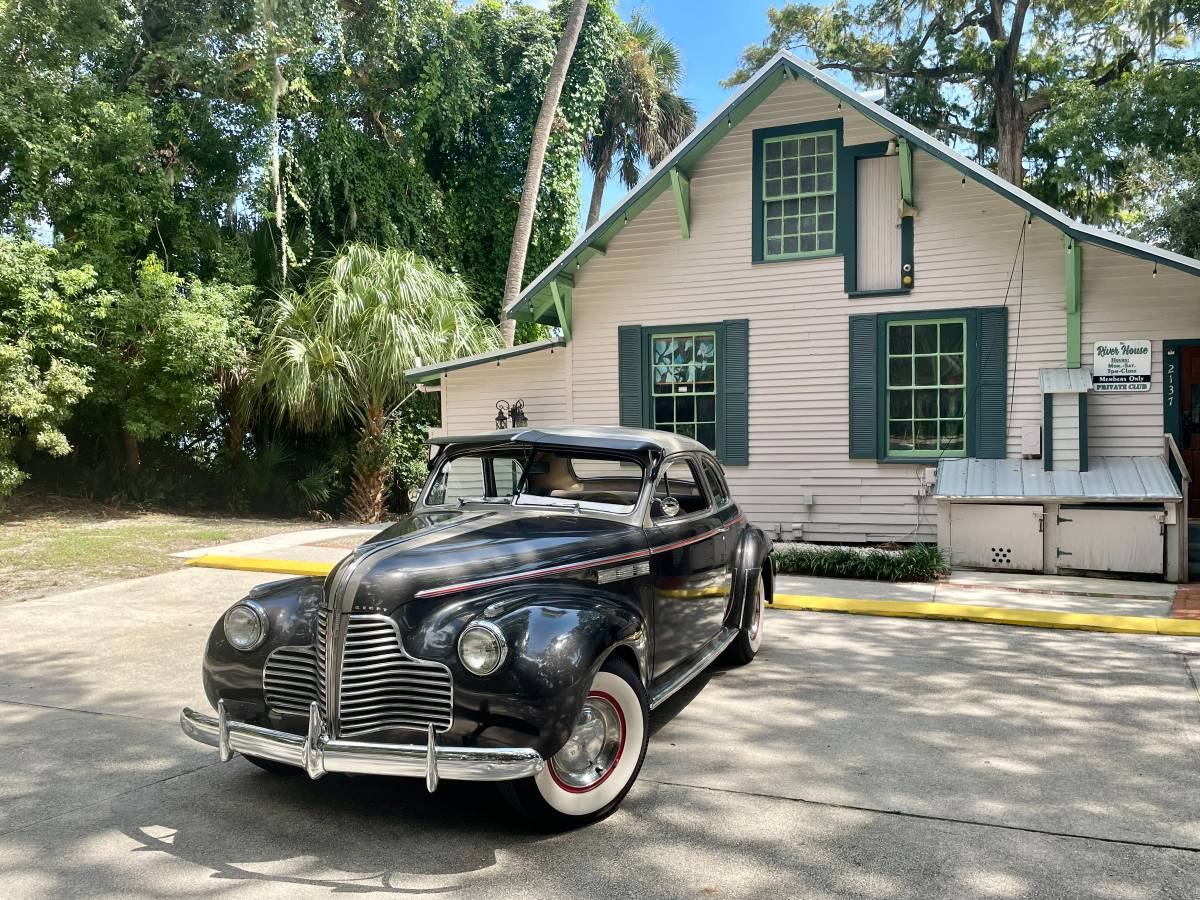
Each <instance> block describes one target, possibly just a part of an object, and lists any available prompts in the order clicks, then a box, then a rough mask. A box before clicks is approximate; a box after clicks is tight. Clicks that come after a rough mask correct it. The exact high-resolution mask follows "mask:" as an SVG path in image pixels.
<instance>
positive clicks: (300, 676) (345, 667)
mask: <svg viewBox="0 0 1200 900" xmlns="http://www.w3.org/2000/svg"><path fill="white" fill-rule="evenodd" d="M328 623H329V619H328V611H327V610H324V609H322V610H320V612H319V613H318V616H317V635H316V641H315V644H314V645H313V646H309V647H281V648H280V649H278V650H276V651H275V652H274V653H272V654H271V655H270V656H269V657H268V658H267V665H266V668H265V670H264V672H263V688H264V690H265V692H266V696H267V705H268V706H270V708H271V709H272V710H274V711H276V712H280V713H287V714H291V715H307V714H308V706H309V704H310V703H311V702H312V701H313V700H316V701H317V703H318V705H319V708H320V710H321V715H322V718H324V719H325V720H326V721H329V711H328V709H327V700H326V689H325V666H326V631H327V627H328ZM339 684H340V697H339V700H338V703H337V707H338V708H337V710H336V718H337V722H336V728H335V731H336V733H337V735H338V736H340V737H357V736H359V735H363V734H368V733H370V732H373V731H384V730H387V729H389V728H416V729H420V730H422V731H424V730H425V729H426V728H428V727H429V726H430V725H433V727H434V730H435V731H439V732H442V731H447V730H449V728H450V726H451V724H452V723H453V721H454V682H453V679H452V677H451V675H450V670H449V669H448V668H446V667H445V666H444V665H441V664H440V663H433V662H428V661H426V660H419V659H414V658H413V657H411V656H409V655H408V654H407V653H406V652H405V651H404V647H403V645H402V644H401V642H400V632H399V629H398V628H397V627H396V623H395V621H393V620H392V619H391V618H389V617H387V616H378V615H362V614H351V615H350V617H349V621H348V622H347V623H346V639H345V644H344V646H343V648H342V672H341V679H340V682H339Z"/></svg>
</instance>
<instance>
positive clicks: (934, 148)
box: [509, 50, 1200, 324]
mask: <svg viewBox="0 0 1200 900" xmlns="http://www.w3.org/2000/svg"><path fill="white" fill-rule="evenodd" d="M790 78H803V79H805V80H807V81H809V82H811V83H812V84H814V85H816V86H817V87H819V88H822V89H824V90H825V91H827V92H828V93H830V94H832V95H834V96H835V97H837V98H838V99H839V100H840V101H842V102H843V103H846V104H847V105H849V106H851V107H853V108H854V109H855V110H856V111H857V112H859V113H861V114H862V115H863V116H865V117H866V118H868V119H870V120H871V121H873V122H874V123H875V124H877V125H879V126H881V127H882V128H884V129H885V130H887V131H891V132H892V133H893V134H895V135H896V136H897V137H904V138H906V139H907V140H908V141H909V142H910V143H912V144H913V145H914V146H917V147H920V148H921V149H922V150H924V151H926V152H927V153H929V154H930V155H932V156H934V157H936V158H937V159H940V160H941V161H943V162H945V163H947V164H949V165H950V166H952V167H954V168H955V169H957V170H958V171H959V172H961V173H962V174H963V175H965V176H966V177H968V178H971V179H973V180H974V181H976V182H978V183H980V184H982V185H985V186H986V187H989V188H991V189H992V190H994V191H995V192H996V193H998V194H1000V195H1001V196H1003V197H1004V198H1005V199H1007V200H1010V201H1011V202H1013V203H1015V204H1016V205H1018V206H1020V207H1022V208H1023V209H1025V210H1026V211H1027V212H1028V213H1029V214H1030V215H1032V216H1035V217H1037V218H1039V219H1043V220H1044V221H1046V222H1049V223H1051V224H1052V225H1054V226H1055V227H1056V228H1058V229H1059V230H1060V231H1062V232H1063V233H1064V234H1067V235H1069V236H1070V237H1072V238H1074V239H1075V240H1077V241H1082V242H1085V243H1089V244H1095V245H1097V246H1101V247H1107V248H1109V249H1112V250H1116V251H1118V252H1120V253H1127V254H1130V255H1132V256H1137V257H1140V258H1142V259H1146V260H1150V261H1153V262H1155V263H1160V264H1162V265H1164V266H1168V267H1170V268H1174V269H1178V270H1180V271H1182V272H1187V273H1188V274H1190V275H1198V276H1200V260H1197V259H1193V258H1191V257H1190V256H1183V255H1182V254H1179V253H1172V252H1171V251H1170V250H1164V249H1162V248H1160V247H1155V246H1154V245H1152V244H1147V243H1144V242H1142V241H1136V240H1133V239H1132V238H1127V237H1122V236H1121V235H1118V234H1114V233H1112V232H1109V231H1105V230H1103V229H1101V228H1096V227H1095V226H1093V225H1085V224H1083V223H1082V222H1078V221H1076V220H1075V219H1072V218H1071V217H1070V216H1068V215H1066V214H1065V213H1062V212H1060V211H1059V210H1057V209H1055V208H1054V207H1052V206H1050V205H1049V204H1046V203H1043V202H1042V201H1041V200H1039V199H1037V198H1036V197H1034V196H1033V195H1032V194H1029V193H1028V192H1026V191H1024V190H1022V189H1021V188H1019V187H1017V186H1016V185H1014V184H1010V183H1009V182H1007V181H1005V180H1004V179H1003V178H1001V177H1000V176H998V175H996V174H995V173H994V172H991V171H989V170H988V169H985V168H984V167H983V166H981V165H979V164H978V163H976V162H973V161H972V160H970V159H968V158H967V157H965V156H963V155H962V154H960V153H958V152H957V151H956V150H954V149H952V148H951V147H949V146H947V145H946V144H943V143H942V142H941V141H939V140H938V139H937V138H935V137H932V136H930V135H928V134H926V133H925V132H923V131H921V130H920V129H919V128H916V127H915V126H913V125H910V124H909V123H908V122H906V121H904V120H903V119H901V118H900V117H899V116H896V115H894V114H893V113H891V112H889V111H888V110H886V109H884V108H883V107H881V106H878V105H877V104H875V103H872V102H871V101H870V100H868V99H866V98H865V97H864V96H863V95H862V94H860V93H858V92H857V91H855V90H853V89H852V88H849V87H847V86H846V85H844V84H842V83H841V82H840V81H838V80H837V79H835V78H833V77H832V76H831V75H829V74H828V73H826V72H824V71H822V70H820V69H818V68H816V67H815V66H813V65H812V64H810V63H807V62H804V61H803V60H801V59H800V58H799V57H797V56H795V55H793V54H792V53H790V52H789V51H787V50H780V51H779V52H778V53H776V54H775V55H774V56H773V57H771V60H770V62H768V63H767V64H766V65H765V66H763V67H762V68H761V69H759V70H758V72H756V73H755V74H754V76H753V77H752V78H751V79H750V80H749V81H747V82H746V83H745V84H744V85H742V87H741V88H740V89H739V90H738V92H737V93H735V94H734V95H733V96H732V97H730V98H729V100H728V101H727V102H726V103H725V104H724V105H723V106H722V107H721V108H720V109H718V110H717V111H716V112H715V113H713V114H712V115H711V116H709V118H708V119H707V120H706V121H705V122H704V124H703V125H701V126H700V127H698V128H697V129H696V130H695V131H694V132H692V134H691V135H690V136H689V137H688V139H687V140H685V141H684V142H683V143H681V144H680V145H679V146H678V147H676V148H675V150H674V151H672V152H671V153H670V155H668V156H667V158H666V159H664V160H663V161H662V162H661V163H659V164H658V165H657V166H655V167H654V168H653V169H652V170H651V171H650V172H649V174H648V175H647V176H646V177H645V178H644V179H643V180H642V181H641V182H640V183H639V184H638V185H637V186H636V187H635V188H634V189H633V190H631V191H630V192H629V193H627V194H626V195H625V196H624V197H623V198H621V200H620V202H618V203H617V204H616V205H615V206H614V207H613V208H612V209H611V210H610V211H609V212H608V214H607V215H605V216H603V217H602V218H601V219H600V220H599V221H597V222H596V224H595V225H593V226H592V227H591V228H589V229H588V230H587V231H585V232H584V233H583V234H582V235H580V237H579V238H578V239H577V240H576V241H575V243H573V244H571V246H570V247H568V248H567V249H566V250H565V251H563V253H562V255H561V256H559V257H558V259H556V260H555V261H554V262H553V263H551V264H550V265H549V266H547V267H546V269H544V270H543V271H542V272H541V274H539V275H538V276H537V278H535V279H534V280H533V281H532V282H530V283H529V285H528V286H527V287H526V288H525V290H523V291H522V292H521V293H520V295H519V296H518V297H517V299H516V300H515V301H514V302H513V303H512V304H511V305H510V307H509V311H510V315H511V316H512V317H513V318H517V319H527V320H534V321H537V320H539V319H540V318H542V317H543V316H545V315H546V314H547V313H548V312H549V310H552V309H553V308H554V304H553V301H552V300H551V299H550V298H549V293H550V284H551V282H553V281H555V280H558V281H559V282H560V283H565V284H566V285H568V286H570V285H573V283H574V273H575V272H576V271H577V270H578V268H579V267H580V266H582V265H583V264H584V263H586V262H587V261H588V260H589V259H591V258H592V257H593V256H597V255H603V254H604V252H605V250H606V248H607V246H608V244H609V242H611V241H612V239H613V238H614V237H616V235H617V233H618V232H619V231H620V230H621V229H622V228H623V227H624V226H625V224H627V223H628V221H629V218H630V217H633V216H636V215H637V214H638V213H640V212H641V211H642V210H643V209H645V208H646V207H647V206H649V205H650V203H651V202H652V201H653V200H654V199H655V198H657V197H658V196H659V195H660V194H661V193H663V191H665V190H668V189H669V188H670V185H671V177H670V173H671V170H672V169H675V168H678V169H679V170H680V171H681V172H682V173H684V174H686V173H687V172H688V171H689V170H690V169H691V167H693V166H694V165H695V164H696V163H697V162H698V161H699V159H700V158H701V157H702V156H704V154H705V153H707V152H708V151H709V150H710V149H711V148H712V147H713V146H714V145H715V144H716V143H717V141H719V140H720V139H721V138H722V137H723V136H724V135H725V134H726V133H727V132H728V131H729V129H731V128H732V127H733V126H734V125H736V124H737V123H738V122H740V121H741V120H742V119H744V118H745V117H746V116H747V115H749V113H750V112H751V111H753V110H754V108H755V107H757V106H758V105H759V104H760V103H761V102H762V101H763V100H765V99H766V98H767V97H768V96H769V95H770V94H771V93H772V92H773V91H774V90H775V88H777V87H778V86H779V85H780V84H782V83H783V81H784V80H787V79H790ZM555 321H556V320H554V319H548V320H547V322H548V323H549V324H554V322H555Z"/></svg>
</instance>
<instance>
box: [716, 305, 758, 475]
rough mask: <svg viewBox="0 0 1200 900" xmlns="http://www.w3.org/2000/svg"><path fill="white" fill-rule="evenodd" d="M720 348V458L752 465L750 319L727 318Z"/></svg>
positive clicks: (718, 360) (738, 464)
mask: <svg viewBox="0 0 1200 900" xmlns="http://www.w3.org/2000/svg"><path fill="white" fill-rule="evenodd" d="M722 335H723V337H724V341H723V342H722V343H721V344H720V345H719V346H718V349H717V371H718V373H720V374H719V376H718V377H720V379H721V397H720V400H721V411H722V413H723V415H722V422H721V436H720V442H719V446H720V448H721V451H722V452H721V454H720V457H721V462H723V463H725V464H726V465H727V466H748V465H750V321H749V320H748V319H728V320H726V321H725V322H724V323H723V327H722Z"/></svg>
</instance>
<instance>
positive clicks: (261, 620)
mask: <svg viewBox="0 0 1200 900" xmlns="http://www.w3.org/2000/svg"><path fill="white" fill-rule="evenodd" d="M266 639H267V614H266V613H264V612H263V611H262V607H260V606H259V605H258V604H257V603H247V602H245V601H243V602H241V603H238V604H237V605H236V606H234V607H233V608H232V609H230V610H229V612H227V613H225V640H227V641H229V644H230V646H232V647H234V648H235V649H237V650H253V649H254V648H255V647H257V646H259V645H260V644H261V643H262V642H263V641H265V640H266Z"/></svg>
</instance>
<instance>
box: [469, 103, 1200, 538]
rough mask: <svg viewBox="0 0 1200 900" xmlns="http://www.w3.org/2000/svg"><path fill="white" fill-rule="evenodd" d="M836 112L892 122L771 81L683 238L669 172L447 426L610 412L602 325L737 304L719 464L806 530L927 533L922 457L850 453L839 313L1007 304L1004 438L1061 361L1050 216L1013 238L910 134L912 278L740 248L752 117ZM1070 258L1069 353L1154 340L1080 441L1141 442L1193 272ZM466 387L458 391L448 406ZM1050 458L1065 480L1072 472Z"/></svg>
mask: <svg viewBox="0 0 1200 900" xmlns="http://www.w3.org/2000/svg"><path fill="white" fill-rule="evenodd" d="M838 117H841V118H843V119H844V139H845V142H846V143H847V144H858V143H867V142H875V141H883V140H887V139H888V138H889V137H890V135H889V134H888V133H887V132H886V131H884V130H882V129H881V128H879V127H878V126H876V125H874V124H873V123H871V122H869V121H868V120H866V119H864V118H863V117H862V116H860V115H859V114H857V113H856V112H854V111H853V110H850V109H848V108H845V109H842V110H838V109H837V102H836V100H834V99H833V98H831V97H829V96H828V95H826V94H825V93H824V92H822V91H820V90H819V89H817V88H815V87H813V86H812V85H811V84H808V83H807V82H786V83H783V84H781V86H780V87H779V88H778V89H777V90H776V91H775V93H774V94H773V95H772V96H771V97H770V98H768V99H767V100H766V101H764V102H763V103H762V104H761V105H760V106H759V107H758V108H757V109H755V110H754V111H753V112H752V113H751V114H750V115H749V116H747V118H746V119H745V120H744V121H742V122H741V123H740V124H738V125H737V126H735V127H734V128H732V129H730V130H729V131H728V133H727V134H726V136H725V137H724V138H723V139H722V140H721V141H720V142H719V143H718V144H717V145H716V146H715V147H714V148H713V149H712V150H711V151H710V152H709V153H708V154H707V155H706V156H705V157H704V158H703V159H702V160H701V161H700V162H699V163H698V164H697V165H696V167H695V168H694V170H693V171H692V172H691V173H690V178H691V214H692V222H691V238H690V239H689V240H687V241H684V240H681V239H680V236H679V230H678V223H677V221H676V213H675V208H674V200H673V197H672V196H671V194H670V192H665V193H664V194H662V195H660V196H659V197H658V198H656V199H655V200H654V201H653V202H652V203H651V204H650V205H649V206H648V207H647V208H646V209H645V210H644V211H643V212H641V213H640V214H639V215H638V216H637V217H635V218H634V219H632V220H631V221H630V222H629V223H628V225H626V226H625V227H624V228H623V229H622V230H621V232H620V233H619V234H618V235H617V236H616V237H615V238H614V239H613V241H612V242H611V243H610V244H609V246H608V248H607V253H606V255H605V256H603V257H595V258H593V259H592V260H591V261H590V262H588V263H587V264H586V265H585V266H584V267H583V268H582V269H581V270H579V271H578V272H577V273H576V284H575V290H574V293H573V296H572V301H573V329H572V331H573V341H572V344H571V347H570V352H569V354H568V353H564V352H562V351H560V352H558V353H556V354H554V356H553V357H551V356H549V355H548V354H535V355H532V356H530V357H522V358H521V359H522V360H525V362H524V364H523V366H522V365H521V364H520V363H521V360H513V361H511V362H508V363H505V366H504V367H502V368H501V369H499V370H497V369H496V368H495V367H483V368H482V369H480V370H464V371H461V372H455V373H451V375H450V378H449V384H450V394H449V401H448V403H449V406H451V407H453V409H452V412H451V413H450V415H449V416H448V418H449V419H450V420H451V421H452V422H453V423H456V424H458V423H461V425H462V426H463V427H460V428H459V430H468V431H471V430H474V431H478V430H480V428H487V427H490V422H491V419H492V418H493V417H494V415H495V410H494V402H495V400H496V399H497V398H500V397H504V398H505V399H510V400H511V399H513V398H515V397H524V398H525V399H526V401H527V403H528V404H529V407H530V420H531V422H533V423H534V424H551V423H552V422H553V421H554V420H555V417H556V416H561V417H562V420H563V421H568V420H569V421H574V422H576V423H593V424H616V423H617V421H618V412H617V408H618V388H617V370H616V347H617V328H618V326H620V325H626V324H629V325H682V324H688V323H696V322H711V321H719V320H721V319H729V318H746V319H749V321H750V369H749V379H750V400H749V420H750V465H748V466H743V467H731V468H730V469H729V470H728V477H729V481H730V483H731V485H732V487H733V490H734V492H735V494H736V496H737V497H738V499H739V501H740V502H741V503H742V504H743V505H744V506H745V508H746V510H747V512H748V514H749V515H750V517H751V519H752V520H753V521H755V522H757V523H759V524H761V525H763V526H765V527H768V528H772V529H773V528H774V526H775V525H776V524H779V525H782V526H783V527H785V528H791V527H792V526H794V525H796V526H802V528H803V535H804V537H805V538H806V539H810V540H832V541H838V540H841V541H852V540H872V541H875V540H916V539H920V540H933V539H934V538H935V536H936V527H937V516H936V507H935V503H934V501H933V500H932V498H930V497H929V496H928V490H927V485H926V483H925V476H924V472H925V470H926V469H927V468H929V467H931V466H933V465H935V464H936V461H934V460H929V461H922V462H920V463H914V464H913V465H894V464H887V465H881V464H878V463H875V462H873V461H870V460H851V459H849V458H848V456H847V454H848V447H847V425H848V423H847V418H848V410H847V402H848V393H849V374H848V366H847V358H848V344H847V341H848V333H847V332H848V318H849V316H850V315H852V314H854V313H868V312H898V311H905V310H910V309H951V308H958V307H971V306H996V305H1001V304H1003V305H1006V306H1007V307H1008V309H1009V359H1008V375H1009V386H1010V390H1011V391H1012V392H1013V393H1012V395H1011V398H1010V407H1011V414H1010V417H1009V434H1008V454H1009V456H1010V457H1014V458H1017V457H1020V454H1021V446H1020V444H1021V430H1022V428H1023V427H1024V426H1025V425H1040V424H1041V421H1042V394H1041V391H1040V385H1039V378H1038V370H1039V369H1043V368H1054V367H1061V366H1063V365H1064V364H1065V348H1066V316H1065V309H1064V292H1065V285H1064V261H1063V250H1062V243H1061V239H1060V234H1059V232H1058V231H1057V230H1056V229H1054V228H1053V227H1052V226H1050V225H1048V224H1046V223H1044V222H1041V221H1036V222H1034V223H1033V225H1032V226H1030V227H1029V228H1028V230H1027V233H1026V239H1025V243H1024V246H1023V248H1022V251H1023V252H1018V247H1019V246H1020V237H1021V229H1022V223H1023V222H1024V212H1023V211H1022V210H1021V209H1019V208H1018V207H1016V206H1015V205H1013V204H1011V203H1009V202H1008V201H1006V200H1004V199H1003V198H1001V197H1000V196H998V195H997V194H995V193H994V192H993V191H991V190H990V189H988V188H986V187H984V186H982V185H979V184H976V183H975V182H974V181H972V180H970V179H967V181H966V183H965V184H963V179H962V176H961V175H960V174H959V173H958V172H957V171H955V170H953V169H951V168H950V167H949V166H947V165H945V164H943V163H940V162H938V161H937V160H935V159H933V158H932V157H930V156H929V155H928V154H925V153H922V152H920V151H917V152H915V154H914V169H915V171H914V185H915V187H914V189H915V195H916V196H915V201H916V206H917V207H918V209H919V212H918V214H917V216H916V218H915V220H914V249H915V267H914V268H915V270H914V278H915V287H914V289H913V291H912V292H911V294H909V295H908V296H893V297H874V298H861V299H857V300H850V299H849V298H848V297H847V296H846V294H845V292H844V285H843V262H842V259H841V257H826V258H819V259H807V260H794V261H788V262H780V263H768V264H759V265H755V264H753V263H752V262H751V237H752V236H751V223H752V197H751V193H752V172H751V152H752V133H753V131H754V129H756V128H764V127H771V126H777V125H786V124H793V123H798V122H807V121H815V120H821V119H831V118H838ZM1083 265H1084V282H1083V290H1084V294H1083V296H1084V301H1083V335H1084V347H1083V350H1084V359H1083V364H1084V365H1088V364H1090V363H1091V343H1092V342H1093V341H1095V340H1098V339H1101V340H1102V339H1105V338H1150V339H1152V340H1154V341H1155V354H1154V372H1155V374H1154V386H1153V390H1152V391H1151V392H1149V393H1148V394H1140V395H1134V394H1129V395H1095V396H1093V397H1092V398H1090V405H1089V417H1090V421H1089V425H1090V433H1089V438H1090V441H1089V443H1090V451H1091V453H1092V455H1101V454H1108V455H1138V454H1153V453H1158V452H1160V450H1161V433H1162V413H1161V408H1162V407H1161V403H1162V400H1161V397H1162V392H1161V385H1162V355H1161V340H1162V339H1163V338H1165V337H1200V279H1196V278H1192V277H1190V276H1187V275H1184V274H1181V273H1177V272H1174V271H1173V270H1168V269H1165V268H1164V269H1160V271H1159V276H1158V278H1157V279H1151V278H1150V268H1151V267H1150V264H1149V263H1145V262H1142V261H1140V260H1135V259H1132V258H1130V257H1127V256H1124V255H1122V254H1118V253H1116V252H1115V251H1110V250H1104V249H1101V248H1097V247H1093V246H1090V245H1085V246H1084V250H1083ZM1131 297H1137V298H1139V302H1137V303H1131V302H1130V298H1131ZM471 372H477V374H474V375H472V374H470V373H471ZM550 385H555V386H557V387H551V386H550ZM464 397H465V398H467V399H465V400H464V399H463V398H464ZM468 401H469V405H470V407H471V408H470V411H469V412H463V413H460V412H459V409H458V407H459V406H460V404H463V403H467V402H468ZM468 425H469V427H466V426H468ZM451 430H454V429H451ZM1060 452H1066V447H1064V446H1063V444H1062V442H1061V441H1059V440H1056V442H1055V455H1056V457H1057V456H1058V454H1059V453H1060ZM1031 465H1034V466H1036V467H1039V468H1040V465H1041V462H1040V460H1036V461H1034V462H1033V463H1032V464H1031ZM1059 474H1060V473H1055V475H1056V479H1055V480H1056V481H1057V476H1058V475H1059ZM1061 474H1062V475H1064V476H1066V480H1067V481H1070V480H1071V479H1073V483H1074V484H1076V485H1078V483H1079V475H1078V474H1077V473H1061ZM964 477H966V476H965V470H964ZM1041 477H1042V476H1041V474H1040V473H1039V475H1038V478H1041ZM1046 480H1047V481H1049V478H1047V479H1046ZM802 497H811V501H812V502H811V504H806V503H802V502H801V498H802Z"/></svg>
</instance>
